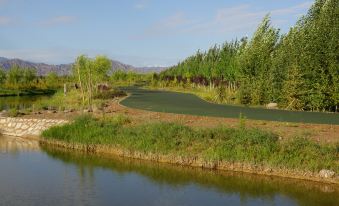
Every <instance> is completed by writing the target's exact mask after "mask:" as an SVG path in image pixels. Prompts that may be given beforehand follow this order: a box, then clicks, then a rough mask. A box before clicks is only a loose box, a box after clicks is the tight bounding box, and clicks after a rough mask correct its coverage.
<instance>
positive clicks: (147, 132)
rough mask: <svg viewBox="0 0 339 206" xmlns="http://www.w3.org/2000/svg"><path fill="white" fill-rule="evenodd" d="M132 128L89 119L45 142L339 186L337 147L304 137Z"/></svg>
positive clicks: (121, 121)
mask: <svg viewBox="0 0 339 206" xmlns="http://www.w3.org/2000/svg"><path fill="white" fill-rule="evenodd" d="M129 124H130V121H129V120H128V119H126V118H122V117H118V118H115V119H109V120H104V121H103V120H97V119H94V118H92V117H89V116H85V117H81V118H79V119H77V120H75V121H74V122H72V123H71V124H66V125H64V126H58V127H52V128H51V129H48V130H47V131H44V132H43V133H42V136H44V138H42V139H41V143H42V144H45V145H50V146H57V147H63V148H68V149H75V150H80V151H85V152H89V153H96V154H99V155H118V156H123V157H130V158H136V159H144V160H151V161H156V162H164V163H171V164H177V165H183V166H192V167H201V168H210V169H218V170H232V171H241V172H248V173H255V174H263V175H273V176H283V177H291V178H298V179H307V180H313V181H319V182H327V183H335V184H339V179H338V175H337V174H338V168H339V165H338V159H337V156H336V155H337V152H336V148H335V146H331V145H323V144H317V143H315V142H312V141H309V140H307V139H304V138H296V139H294V140H291V141H281V140H279V137H278V136H277V135H275V134H274V133H270V132H266V131H261V130H258V129H247V128H243V127H240V128H226V127H220V128H213V129H193V128H190V127H187V126H183V125H180V124H174V123H153V124H141V125H129ZM333 173H334V174H333Z"/></svg>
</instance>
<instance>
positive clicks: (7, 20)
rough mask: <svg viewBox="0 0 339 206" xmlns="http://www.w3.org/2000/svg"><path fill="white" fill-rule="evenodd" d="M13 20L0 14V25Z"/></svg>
mask: <svg viewBox="0 0 339 206" xmlns="http://www.w3.org/2000/svg"><path fill="white" fill-rule="evenodd" d="M12 22H13V19H11V18H10V17H7V16H0V26H1V25H9V24H11V23H12Z"/></svg>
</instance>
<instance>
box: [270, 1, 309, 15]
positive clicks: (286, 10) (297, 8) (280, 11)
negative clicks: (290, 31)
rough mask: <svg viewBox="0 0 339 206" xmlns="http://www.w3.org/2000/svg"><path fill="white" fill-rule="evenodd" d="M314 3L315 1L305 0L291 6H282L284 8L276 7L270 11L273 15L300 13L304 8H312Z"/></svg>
mask: <svg viewBox="0 0 339 206" xmlns="http://www.w3.org/2000/svg"><path fill="white" fill-rule="evenodd" d="M312 4H313V2H311V1H308V2H304V3H301V4H298V5H295V6H292V7H289V8H282V9H276V10H273V11H271V12H270V13H271V14H272V15H289V14H297V13H299V12H300V11H301V10H304V9H308V8H310V6H311V5H312Z"/></svg>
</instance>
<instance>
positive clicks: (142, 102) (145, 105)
mask: <svg viewBox="0 0 339 206" xmlns="http://www.w3.org/2000/svg"><path fill="white" fill-rule="evenodd" d="M123 90H125V91H126V92H128V93H130V94H131V96H130V97H128V98H126V99H125V100H123V101H122V102H121V104H122V105H124V106H127V107H132V108H137V109H143V110H149V111H156V112H167V113H177V114H191V115H201V116H212V117H228V118H239V115H240V113H242V114H243V115H244V116H246V118H248V119H256V120H269V121H281V122H303V123H316V124H335V125H339V114H333V113H321V112H296V111H285V110H268V109H261V108H250V107H245V106H234V105H219V104H213V103H209V102H206V101H204V100H202V99H200V98H199V97H197V96H195V95H193V94H185V93H178V92H167V91H157V90H146V89H140V88H137V87H128V88H123Z"/></svg>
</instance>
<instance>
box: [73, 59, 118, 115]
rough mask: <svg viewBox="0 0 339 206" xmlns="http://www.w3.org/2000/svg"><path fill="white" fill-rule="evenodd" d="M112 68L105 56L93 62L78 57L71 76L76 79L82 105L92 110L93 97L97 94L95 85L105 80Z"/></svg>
mask: <svg viewBox="0 0 339 206" xmlns="http://www.w3.org/2000/svg"><path fill="white" fill-rule="evenodd" d="M110 68H112V63H111V61H110V60H109V59H108V58H107V57H105V56H97V57H96V58H95V59H94V60H93V59H90V58H88V57H87V56H85V55H80V56H79V57H78V58H77V59H76V61H75V63H74V65H73V75H74V76H76V77H77V79H78V83H79V86H80V89H81V96H82V103H83V106H85V104H86V103H85V102H86V101H87V106H88V108H89V110H92V104H93V101H92V100H93V96H94V93H95V92H97V89H96V88H97V83H98V82H100V81H104V80H107V77H108V76H107V72H108V70H109V69H110Z"/></svg>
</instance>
